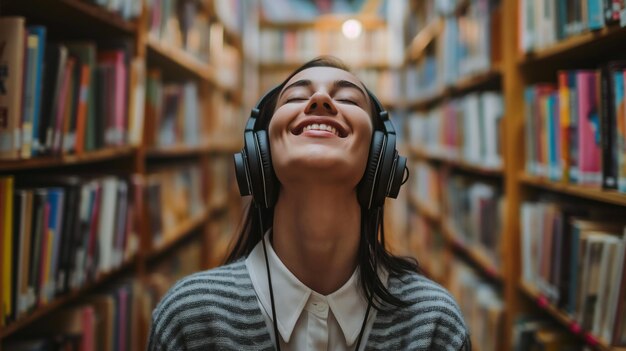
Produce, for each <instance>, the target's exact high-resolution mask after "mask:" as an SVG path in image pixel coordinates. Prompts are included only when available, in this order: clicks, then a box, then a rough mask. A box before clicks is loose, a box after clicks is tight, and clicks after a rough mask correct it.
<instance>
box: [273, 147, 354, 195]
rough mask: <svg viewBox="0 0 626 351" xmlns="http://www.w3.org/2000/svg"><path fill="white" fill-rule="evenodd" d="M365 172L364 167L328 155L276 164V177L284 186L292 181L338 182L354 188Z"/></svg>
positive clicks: (310, 156)
mask: <svg viewBox="0 0 626 351" xmlns="http://www.w3.org/2000/svg"><path fill="white" fill-rule="evenodd" d="M356 170H360V171H356ZM364 170H365V168H364V166H363V167H359V166H358V165H355V164H354V162H350V160H347V159H346V158H345V157H343V158H336V157H329V155H328V154H326V155H316V154H314V155H307V157H304V158H297V159H290V160H289V162H286V163H282V164H280V165H278V164H276V162H274V171H275V172H276V176H277V177H278V179H279V181H280V182H281V183H283V184H284V183H287V182H290V181H292V182H294V181H295V182H302V181H306V182H327V183H328V182H329V183H336V182H338V183H345V184H346V185H347V186H350V187H352V186H355V185H356V184H358V182H359V181H360V179H361V177H362V176H363V172H364ZM353 183H354V184H353Z"/></svg>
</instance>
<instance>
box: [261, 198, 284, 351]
mask: <svg viewBox="0 0 626 351" xmlns="http://www.w3.org/2000/svg"><path fill="white" fill-rule="evenodd" d="M256 207H257V210H258V214H259V226H260V228H261V242H262V243H263V253H264V254H265V267H266V268H267V282H268V285H269V287H270V302H271V304H272V320H273V322H274V339H275V341H276V350H277V351H280V335H279V333H278V322H277V319H276V305H275V304H274V290H273V288H272V275H271V273H270V263H269V260H268V259H267V246H266V244H265V237H264V236H265V235H264V234H265V233H263V215H262V213H261V206H256Z"/></svg>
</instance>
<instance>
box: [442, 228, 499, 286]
mask: <svg viewBox="0 0 626 351" xmlns="http://www.w3.org/2000/svg"><path fill="white" fill-rule="evenodd" d="M441 232H442V234H443V237H444V239H445V240H446V242H447V243H448V245H450V246H451V247H452V248H453V249H454V250H456V251H460V252H462V253H463V254H464V255H465V256H466V257H468V258H469V259H470V260H471V261H472V263H474V266H476V267H478V268H479V270H480V272H481V273H482V274H483V275H484V276H486V277H488V278H489V279H491V280H493V281H496V282H498V283H501V284H503V283H504V272H503V271H502V270H501V269H498V268H497V266H496V265H495V264H494V263H492V262H491V259H489V258H488V257H486V255H485V254H484V253H483V252H481V250H480V249H478V248H477V247H474V246H472V245H467V244H465V243H464V242H463V241H462V240H461V239H460V237H459V235H458V234H455V233H454V229H452V226H451V224H450V223H449V222H448V220H447V219H442V221H441Z"/></svg>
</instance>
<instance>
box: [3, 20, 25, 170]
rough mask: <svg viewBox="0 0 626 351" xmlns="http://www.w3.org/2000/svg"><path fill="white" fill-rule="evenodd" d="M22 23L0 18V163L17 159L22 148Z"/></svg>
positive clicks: (23, 28)
mask: <svg viewBox="0 0 626 351" xmlns="http://www.w3.org/2000/svg"><path fill="white" fill-rule="evenodd" d="M24 23H25V19H24V18H23V17H0V47H1V48H2V49H1V50H0V72H2V73H0V87H1V89H0V160H6V159H17V158H18V157H19V150H20V148H21V144H22V143H21V120H22V111H21V109H22V102H21V97H22V90H23V86H22V84H23V80H22V76H23V75H24V52H25V50H24V42H25V40H24V38H25V36H26V30H25V27H24Z"/></svg>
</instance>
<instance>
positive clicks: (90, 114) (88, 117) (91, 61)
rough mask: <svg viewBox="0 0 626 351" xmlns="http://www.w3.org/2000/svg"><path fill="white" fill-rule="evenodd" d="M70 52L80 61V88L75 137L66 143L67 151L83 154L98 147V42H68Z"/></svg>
mask: <svg viewBox="0 0 626 351" xmlns="http://www.w3.org/2000/svg"><path fill="white" fill-rule="evenodd" d="M66 45H67V48H68V50H69V52H70V53H72V54H73V55H74V56H75V57H77V58H78V60H79V61H80V66H81V68H80V74H79V77H80V78H79V81H80V83H79V87H80V88H79V89H78V92H79V94H78V98H77V99H76V101H77V109H76V123H75V128H74V130H73V137H72V138H71V139H73V140H72V141H73V142H72V141H70V142H68V144H67V145H66V148H65V150H66V152H76V153H77V154H81V153H83V152H84V151H90V150H94V149H96V146H95V144H94V141H95V133H96V125H95V123H96V121H95V118H96V117H95V116H96V111H95V108H96V105H95V94H96V85H95V78H94V70H95V66H96V55H97V54H96V44H95V43H93V42H74V43H67V44H66Z"/></svg>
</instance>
